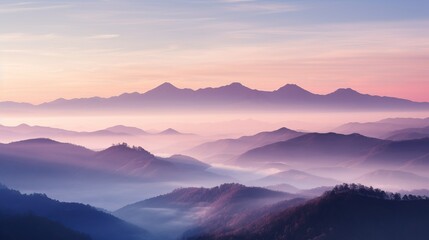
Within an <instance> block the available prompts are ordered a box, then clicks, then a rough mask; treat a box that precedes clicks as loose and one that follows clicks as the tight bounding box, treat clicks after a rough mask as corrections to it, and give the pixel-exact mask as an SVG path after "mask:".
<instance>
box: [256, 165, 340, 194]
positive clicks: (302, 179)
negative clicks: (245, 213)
mask: <svg viewBox="0 0 429 240" xmlns="http://www.w3.org/2000/svg"><path fill="white" fill-rule="evenodd" d="M253 183H254V184H257V185H258V186H269V185H276V184H284V183H287V184H290V185H292V186H294V187H297V188H301V189H309V188H315V187H320V186H335V185H337V184H339V183H340V182H339V181H338V180H335V179H332V178H325V177H319V176H316V175H312V174H309V173H306V172H303V171H298V170H287V171H283V172H279V173H275V174H272V175H269V176H266V177H264V178H261V179H258V180H256V181H255V182H253ZM297 192H299V191H297Z"/></svg>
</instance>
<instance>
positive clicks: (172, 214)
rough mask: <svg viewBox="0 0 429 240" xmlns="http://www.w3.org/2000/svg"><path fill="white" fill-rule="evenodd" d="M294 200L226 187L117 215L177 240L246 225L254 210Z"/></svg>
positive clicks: (176, 194) (189, 192)
mask: <svg viewBox="0 0 429 240" xmlns="http://www.w3.org/2000/svg"><path fill="white" fill-rule="evenodd" d="M293 197H295V195H292V194H288V193H282V192H275V191H271V190H267V189H263V188H256V187H246V186H243V185H239V184H223V185H221V186H219V187H214V188H182V189H177V190H175V191H173V192H171V193H169V194H165V195H161V196H158V197H155V198H151V199H147V200H144V201H141V202H137V203H134V204H131V205H128V206H126V207H124V208H121V209H119V210H118V211H116V212H115V213H114V214H115V215H116V216H118V217H121V218H123V219H125V220H127V221H130V222H132V223H134V224H136V225H138V226H142V227H143V226H144V227H145V228H147V229H151V230H152V231H156V232H157V233H158V234H161V235H163V237H164V238H165V239H171V238H173V239H176V238H177V237H178V236H180V234H181V233H183V232H184V231H185V230H188V229H190V228H195V227H196V226H206V225H210V228H211V229H218V228H222V227H225V226H232V225H235V224H239V223H242V222H247V221H248V220H250V219H249V218H248V216H249V215H250V214H251V213H253V211H254V210H256V209H259V208H261V207H263V206H267V205H271V204H274V203H277V202H280V201H283V200H286V199H291V198H293ZM204 228H205V227H204Z"/></svg>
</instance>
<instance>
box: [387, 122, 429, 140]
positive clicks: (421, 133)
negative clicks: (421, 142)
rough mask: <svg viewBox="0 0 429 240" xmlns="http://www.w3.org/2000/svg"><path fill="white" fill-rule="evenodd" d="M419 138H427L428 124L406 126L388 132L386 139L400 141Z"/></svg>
mask: <svg viewBox="0 0 429 240" xmlns="http://www.w3.org/2000/svg"><path fill="white" fill-rule="evenodd" d="M420 138H429V125H428V126H427V127H423V128H406V129H402V130H398V131H394V132H391V133H389V134H388V136H387V138H386V139H388V140H393V141H401V140H412V139H420Z"/></svg>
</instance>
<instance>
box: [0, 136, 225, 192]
mask: <svg viewBox="0 0 429 240" xmlns="http://www.w3.org/2000/svg"><path fill="white" fill-rule="evenodd" d="M209 167H210V166H209V165H207V164H205V163H202V162H200V161H198V160H196V159H193V158H190V157H187V156H182V155H175V156H172V157H168V158H162V157H157V156H155V155H153V154H151V153H149V152H148V151H146V150H145V149H143V148H141V147H131V146H128V145H127V144H118V145H114V146H112V147H110V148H108V149H105V150H102V151H98V152H96V151H92V150H89V149H86V148H84V147H81V146H77V145H73V144H68V143H61V142H57V141H53V140H50V139H31V140H25V141H19V142H13V143H10V144H0V176H1V178H2V181H3V182H5V183H6V184H8V185H13V186H20V187H21V188H25V187H28V186H31V185H32V186H56V187H60V186H63V187H64V186H68V185H76V186H77V185H80V184H83V185H85V186H90V185H91V184H96V183H100V184H108V183H121V182H129V181H133V182H166V181H184V182H186V181H200V182H213V181H214V182H219V181H223V180H227V179H229V178H227V177H224V176H220V175H217V174H214V173H211V172H209V171H207V169H208V168H209Z"/></svg>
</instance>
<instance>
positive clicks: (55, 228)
mask: <svg viewBox="0 0 429 240" xmlns="http://www.w3.org/2000/svg"><path fill="white" fill-rule="evenodd" d="M0 213H1V214H0V215H1V216H2V217H0V228H1V227H2V226H4V225H3V224H11V225H13V228H16V227H17V225H15V224H21V225H22V227H24V228H23V229H21V231H23V232H25V230H27V232H26V234H29V235H30V236H33V237H30V238H27V239H42V238H34V237H35V236H38V234H43V235H44V236H57V237H59V238H45V239H63V238H62V237H60V236H64V239H67V238H68V239H89V238H88V237H85V235H83V234H86V235H88V236H90V237H91V239H93V240H120V239H130V240H144V239H149V238H150V236H149V234H148V233H147V231H145V230H143V229H141V228H138V227H136V226H134V225H131V224H129V223H126V222H124V221H122V220H120V219H118V218H116V217H114V216H112V215H110V214H108V213H105V212H102V211H99V210H97V209H95V208H94V207H91V206H88V205H84V204H78V203H64V202H59V201H56V200H52V199H50V198H48V197H47V196H46V195H43V194H30V195H26V194H21V193H20V192H18V191H15V190H11V189H8V188H5V187H3V188H1V189H0ZM29 213H31V215H30V216H28V214H29ZM5 216H6V217H5ZM7 216H9V217H7ZM34 216H35V217H34ZM33 224H35V225H33ZM62 225H63V226H65V227H63V226H62ZM37 226H40V228H37ZM67 228H69V229H72V230H73V231H71V230H67ZM8 231H13V229H7V230H6V231H5V232H2V231H0V235H1V234H7V233H8ZM31 231H34V232H31ZM75 231H77V232H80V233H83V234H78V233H76V232H75ZM11 234H12V233H11ZM15 234H17V233H15ZM24 234H25V233H24ZM17 236H20V235H17ZM21 236H22V235H21ZM40 236H42V235H40ZM71 237H73V238H71ZM2 239H3V238H2ZM5 239H15V238H5Z"/></svg>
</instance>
